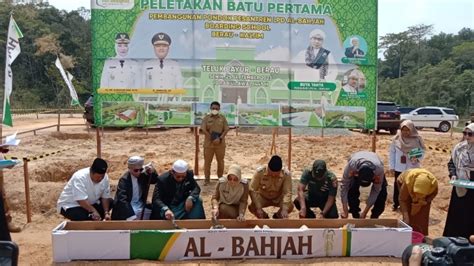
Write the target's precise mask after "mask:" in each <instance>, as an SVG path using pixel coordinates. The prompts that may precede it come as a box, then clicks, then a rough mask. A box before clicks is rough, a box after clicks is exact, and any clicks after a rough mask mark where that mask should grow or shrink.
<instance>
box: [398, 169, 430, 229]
mask: <svg viewBox="0 0 474 266" xmlns="http://www.w3.org/2000/svg"><path fill="white" fill-rule="evenodd" d="M397 182H398V185H399V187H400V195H399V201H400V209H401V211H402V214H403V221H404V222H405V223H407V224H409V225H410V226H411V227H412V228H413V230H414V231H417V232H420V233H422V234H424V235H428V225H429V223H428V222H429V219H430V208H431V201H432V200H433V199H434V197H436V194H438V180H437V179H436V177H435V176H434V175H433V174H431V173H430V172H428V171H427V170H425V169H420V168H416V169H410V170H406V171H405V172H403V173H402V174H401V175H400V176H399V177H398V179H397Z"/></svg>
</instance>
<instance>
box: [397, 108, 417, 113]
mask: <svg viewBox="0 0 474 266" xmlns="http://www.w3.org/2000/svg"><path fill="white" fill-rule="evenodd" d="M415 109H416V107H398V111H400V114H401V115H403V114H408V113H410V112H411V111H413V110H415Z"/></svg>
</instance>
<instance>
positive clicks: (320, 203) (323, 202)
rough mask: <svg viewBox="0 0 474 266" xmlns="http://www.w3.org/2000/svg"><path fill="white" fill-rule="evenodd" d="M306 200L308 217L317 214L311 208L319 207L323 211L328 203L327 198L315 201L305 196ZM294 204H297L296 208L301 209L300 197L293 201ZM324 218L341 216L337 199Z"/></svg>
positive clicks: (314, 216)
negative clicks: (338, 211)
mask: <svg viewBox="0 0 474 266" xmlns="http://www.w3.org/2000/svg"><path fill="white" fill-rule="evenodd" d="M304 201H305V204H306V218H316V214H315V213H314V212H313V211H312V210H311V208H314V207H317V208H319V209H320V210H321V211H323V210H324V206H325V205H326V202H327V198H317V199H316V200H314V201H309V200H308V199H307V198H305V200H304ZM293 204H295V208H296V209H298V210H301V206H300V201H299V200H298V198H296V199H295V200H294V201H293ZM324 218H334V219H337V218H339V214H338V213H337V207H336V202H335V201H334V204H333V205H332V207H331V209H329V211H328V213H326V214H325V215H324Z"/></svg>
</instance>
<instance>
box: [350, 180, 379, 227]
mask: <svg viewBox="0 0 474 266" xmlns="http://www.w3.org/2000/svg"><path fill="white" fill-rule="evenodd" d="M372 186H373V184H372ZM359 188H360V184H359V181H358V180H357V178H355V179H354V183H353V184H352V186H351V187H350V188H349V192H348V195H347V197H348V201H349V202H348V203H349V212H350V213H351V214H352V217H353V218H360V211H361V209H360V207H359V205H360V199H359V197H360V191H359ZM386 200H387V180H386V179H385V177H384V180H383V184H382V190H381V191H380V193H379V195H378V196H377V199H376V200H375V203H374V206H373V207H372V211H371V215H370V218H371V219H377V218H379V216H380V215H381V214H382V213H383V211H384V210H385V201H386Z"/></svg>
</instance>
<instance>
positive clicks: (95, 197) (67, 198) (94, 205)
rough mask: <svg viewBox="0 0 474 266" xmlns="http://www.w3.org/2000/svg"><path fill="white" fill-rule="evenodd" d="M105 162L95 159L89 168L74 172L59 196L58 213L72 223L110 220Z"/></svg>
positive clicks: (110, 201)
mask: <svg viewBox="0 0 474 266" xmlns="http://www.w3.org/2000/svg"><path fill="white" fill-rule="evenodd" d="M106 172H107V162H105V161H104V160H103V159H100V158H96V159H95V160H94V162H93V163H92V166H91V167H87V168H84V169H81V170H79V171H77V172H75V173H74V174H73V175H72V177H71V179H69V181H68V182H67V184H66V186H65V187H64V189H63V191H62V192H61V195H60V196H59V199H58V203H57V207H58V212H59V213H61V214H62V215H63V216H64V217H66V218H68V219H70V220H72V221H87V220H94V221H100V220H110V210H111V205H112V204H111V203H112V199H111V198H110V185H109V177H108V176H107V173H106Z"/></svg>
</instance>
